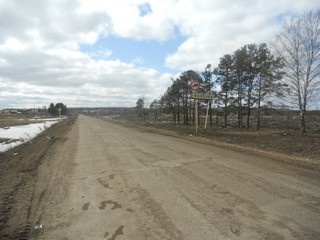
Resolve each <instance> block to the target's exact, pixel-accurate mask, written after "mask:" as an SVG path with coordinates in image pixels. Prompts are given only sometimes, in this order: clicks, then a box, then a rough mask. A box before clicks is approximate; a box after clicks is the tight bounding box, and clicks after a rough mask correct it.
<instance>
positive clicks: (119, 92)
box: [0, 0, 318, 108]
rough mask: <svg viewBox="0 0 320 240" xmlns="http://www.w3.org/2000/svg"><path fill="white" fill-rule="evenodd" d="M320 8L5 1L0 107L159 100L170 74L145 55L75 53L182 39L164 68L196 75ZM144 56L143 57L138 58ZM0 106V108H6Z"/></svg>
mask: <svg viewBox="0 0 320 240" xmlns="http://www.w3.org/2000/svg"><path fill="white" fill-rule="evenodd" d="M316 7H318V0H305V1H292V0H290V1H289V0H277V1H275V0H274V1H269V2H268V3H266V2H265V1H263V0H260V1H258V0H256V1H253V0H245V1H233V0H202V1H199V0H161V1H158V0H122V1H100V0H90V1H87V0H78V1H77V0H46V1H38V0H28V1H19V0H10V1H1V2H0V23H1V28H0V102H1V104H5V106H25V107H28V106H33V105H34V104H39V105H46V104H48V103H50V102H57V101H62V102H65V103H66V104H67V105H69V106H70V105H71V106H89V105H91V106H92V105H94V106H106V105H108V106H117V105H126V106H132V105H134V104H135V101H136V99H137V98H138V97H140V96H142V95H144V96H146V97H147V98H149V99H150V100H152V99H153V98H157V97H159V95H160V94H161V93H163V92H164V91H165V90H166V88H167V87H168V86H169V85H170V81H171V80H170V78H171V75H170V74H166V73H160V72H158V71H157V70H155V69H146V68H143V67H142V66H143V64H144V60H143V55H141V56H139V57H140V58H135V59H132V60H131V63H130V62H129V63H128V62H123V61H121V59H118V60H111V58H110V57H111V56H113V49H109V48H103V47H99V48H97V47H95V48H94V50H92V51H90V53H84V52H81V51H80V47H79V46H80V44H89V45H92V46H94V44H95V43H96V42H97V41H98V40H99V39H100V38H101V37H107V36H109V35H115V36H117V37H125V38H130V39H135V40H146V41H152V40H155V41H160V42H161V41H167V40H169V39H173V38H174V37H175V34H176V32H175V29H177V30H178V31H179V32H180V33H181V34H183V35H184V36H185V37H186V40H185V41H184V42H183V43H181V45H180V46H179V47H178V49H177V50H176V52H174V53H172V54H170V55H168V56H167V58H166V60H165V62H166V65H167V66H168V67H169V68H172V69H175V70H180V71H184V70H188V69H194V70H202V69H203V68H204V67H205V66H206V64H207V63H211V64H213V65H215V64H217V62H218V60H219V58H220V57H221V56H222V55H223V54H226V53H230V52H233V51H234V50H236V49H237V48H239V47H241V46H242V45H244V44H247V43H252V42H254V43H259V42H268V41H269V40H270V39H272V38H273V37H274V35H275V34H276V33H277V31H278V30H279V29H280V27H281V24H279V23H281V20H282V19H284V18H286V17H287V16H291V15H292V14H299V13H302V12H304V11H306V10H310V9H315V8H316ZM144 54H146V53H144ZM5 106H4V105H2V106H0V108H1V107H5Z"/></svg>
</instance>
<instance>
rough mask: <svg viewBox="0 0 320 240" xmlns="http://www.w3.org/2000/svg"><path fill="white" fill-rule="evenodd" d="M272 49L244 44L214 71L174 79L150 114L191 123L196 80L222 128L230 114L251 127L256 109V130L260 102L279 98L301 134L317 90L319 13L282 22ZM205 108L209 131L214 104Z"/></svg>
mask: <svg viewBox="0 0 320 240" xmlns="http://www.w3.org/2000/svg"><path fill="white" fill-rule="evenodd" d="M273 48H274V49H275V51H274V53H272V52H271V50H270V48H269V47H268V46H267V44H266V43H260V44H247V45H244V46H242V47H241V48H239V49H237V50H236V51H234V52H233V53H231V54H225V55H224V56H222V57H221V58H220V61H219V63H218V65H217V66H215V67H213V66H212V65H211V64H207V66H206V67H205V69H204V71H203V72H201V73H198V72H196V71H193V70H188V71H185V72H183V73H181V74H180V75H179V76H178V77H177V78H175V79H172V84H171V86H170V87H169V88H168V89H167V90H166V92H165V93H164V94H163V95H162V97H161V98H160V99H155V100H153V102H152V103H151V104H150V109H151V110H152V111H153V112H155V113H156V114H155V116H157V113H158V112H159V111H162V112H165V113H171V114H172V116H173V121H174V122H177V123H185V124H191V123H194V118H195V114H194V110H193V109H194V104H195V101H194V100H193V99H192V97H191V94H192V91H191V89H190V82H191V81H193V80H198V81H199V82H200V84H201V87H200V90H199V92H201V93H210V94H213V95H214V100H213V104H214V105H215V109H216V110H217V109H222V111H223V119H224V120H223V125H224V126H225V127H226V126H227V125H228V116H229V115H230V113H236V117H237V126H238V127H239V128H240V127H241V128H242V127H243V126H245V127H247V128H250V127H251V124H252V122H251V118H250V116H251V111H252V109H253V108H254V109H255V110H256V112H257V114H256V122H255V125H256V128H257V129H258V130H259V128H260V112H261V106H262V103H266V102H267V101H272V99H281V101H283V102H285V103H287V104H289V105H290V106H296V107H297V109H298V110H299V113H300V118H299V127H300V131H301V133H305V132H306V123H305V115H306V111H307V106H308V104H310V101H311V100H312V99H314V97H315V96H316V94H317V93H319V91H320V10H316V11H314V12H309V13H306V14H304V15H302V16H299V17H296V18H292V19H291V20H290V21H288V22H286V23H285V25H284V26H283V30H282V32H281V33H280V34H279V35H277V37H276V41H275V42H274V44H273ZM138 101H139V100H138ZM143 102H144V101H143ZM137 103H138V102H137ZM206 104H209V108H208V109H209V121H210V125H211V126H212V124H213V114H212V103H211V102H209V103H208V102H206V101H202V102H200V103H199V107H201V106H206ZM140 106H141V99H140ZM216 116H217V115H216Z"/></svg>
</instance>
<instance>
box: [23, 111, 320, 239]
mask: <svg viewBox="0 0 320 240" xmlns="http://www.w3.org/2000/svg"><path fill="white" fill-rule="evenodd" d="M190 139H192V137H190ZM31 214H32V216H33V217H32V219H33V223H32V229H31V232H30V234H29V238H30V239H46V240H47V239H64V240H67V239H70V240H71V239H77V240H79V239H85V240H87V239H108V240H115V239H116V240H122V239H128V240H134V239H137V240H141V239H150V240H153V239H159V240H160V239H172V240H174V239H181V240H182V239H186V240H187V239H190V240H191V239H193V240H195V239H196V240H202V239H203V240H208V239H319V236H320V175H319V174H318V173H314V172H308V171H307V170H303V169H299V168H295V167H293V166H288V165H284V164H281V163H278V162H276V161H271V160H268V159H263V158H261V157H255V156H250V155H249V154H244V153H237V152H232V151H227V150H224V149H220V148H217V147H214V146H210V145H206V144H201V143H197V142H193V141H189V140H186V139H182V138H178V137H172V136H166V135H161V134H157V133H152V132H150V131H148V130H141V129H137V128H134V127H125V126H121V125H118V124H115V123H112V122H108V121H104V120H101V119H96V118H90V117H86V116H81V115H80V116H79V118H78V120H77V121H76V123H75V124H74V126H73V128H72V129H71V130H70V132H69V133H68V135H67V138H66V140H65V141H64V142H63V143H62V144H59V145H58V146H57V147H56V149H55V151H54V153H52V154H50V155H48V156H46V158H45V159H44V160H43V164H41V166H40V169H39V173H38V178H37V182H36V184H35V189H34V194H33V199H32V208H31ZM41 224H42V225H41ZM34 226H36V228H38V229H34Z"/></svg>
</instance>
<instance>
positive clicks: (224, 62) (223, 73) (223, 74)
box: [213, 54, 235, 127]
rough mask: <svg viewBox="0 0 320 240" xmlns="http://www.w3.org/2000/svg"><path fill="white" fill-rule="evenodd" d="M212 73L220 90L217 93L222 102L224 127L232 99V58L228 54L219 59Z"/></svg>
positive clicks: (233, 84) (233, 83)
mask: <svg viewBox="0 0 320 240" xmlns="http://www.w3.org/2000/svg"><path fill="white" fill-rule="evenodd" d="M213 73H214V74H215V75H216V76H217V84H218V85H219V86H220V88H221V90H220V91H219V93H218V99H221V100H222V104H223V106H224V127H227V124H228V120H227V119H228V106H229V105H230V100H231V99H232V91H233V89H234V86H235V82H234V75H233V57H232V55H230V54H226V55H224V56H223V57H222V58H220V63H219V65H218V67H217V68H215V69H214V71H213Z"/></svg>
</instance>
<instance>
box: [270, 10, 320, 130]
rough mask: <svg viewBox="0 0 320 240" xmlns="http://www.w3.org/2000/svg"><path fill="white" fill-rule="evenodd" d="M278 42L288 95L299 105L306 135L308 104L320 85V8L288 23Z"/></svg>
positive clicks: (301, 126)
mask: <svg viewBox="0 0 320 240" xmlns="http://www.w3.org/2000/svg"><path fill="white" fill-rule="evenodd" d="M275 45H276V51H277V53H278V54H279V56H280V57H281V58H282V59H283V60H284V63H285V68H284V70H285V72H286V77H285V84H287V85H288V87H289V91H288V96H287V98H288V99H289V101H290V102H291V103H293V104H295V105H297V106H298V108H299V112H300V121H299V127H300V131H301V133H302V134H304V133H305V132H306V122H305V115H306V111H307V107H308V104H309V103H310V100H311V99H312V97H314V95H315V94H316V93H317V92H318V93H319V87H320V79H319V74H320V9H318V10H316V11H315V12H309V13H306V14H304V15H303V16H301V17H298V18H294V19H292V20H291V21H289V22H287V23H286V24H285V25H284V27H283V31H282V32H281V33H280V34H279V35H278V36H277V38H276V42H275Z"/></svg>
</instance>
